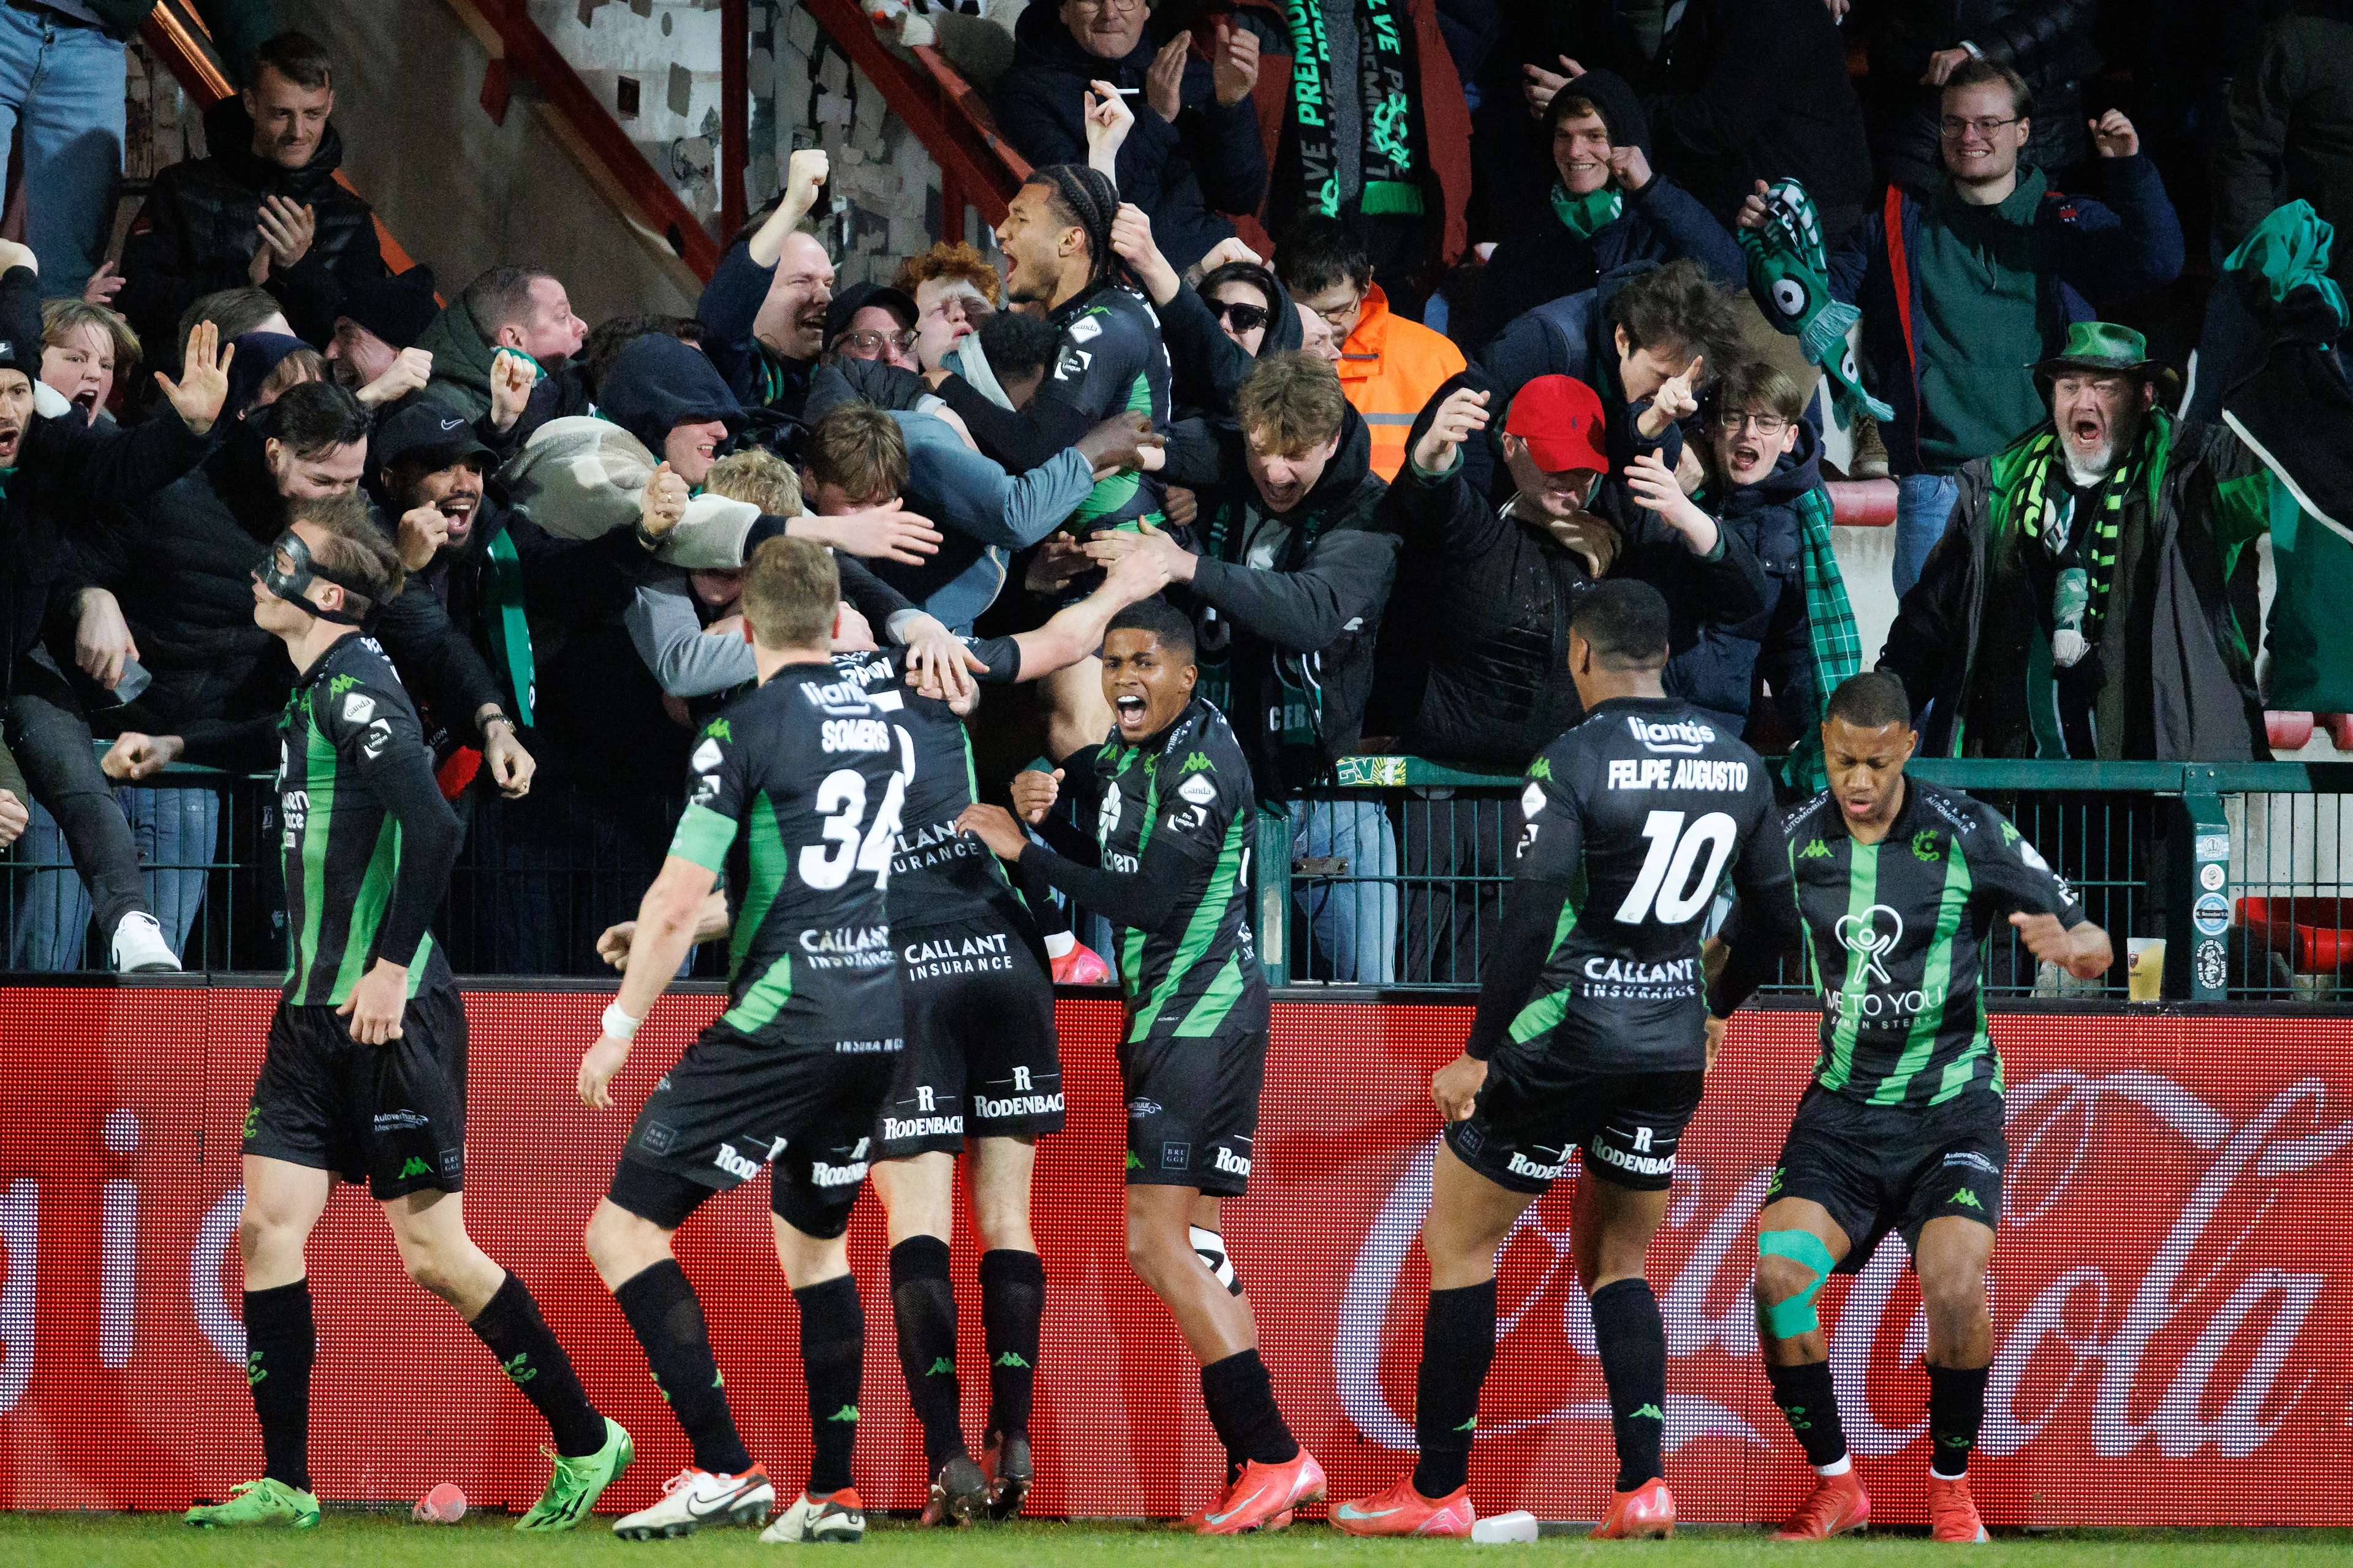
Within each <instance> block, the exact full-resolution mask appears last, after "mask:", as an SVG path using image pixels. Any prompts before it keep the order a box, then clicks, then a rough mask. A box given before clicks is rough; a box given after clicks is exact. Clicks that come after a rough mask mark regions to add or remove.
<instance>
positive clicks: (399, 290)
mask: <svg viewBox="0 0 2353 1568" xmlns="http://www.w3.org/2000/svg"><path fill="white" fill-rule="evenodd" d="M440 313H441V307H440V305H439V303H438V301H436V300H434V298H433V268H430V267H425V266H417V267H412V268H409V269H408V270H407V271H406V272H402V273H397V274H395V275H392V276H388V277H384V278H371V279H368V280H367V281H366V282H364V283H357V284H353V285H352V286H350V287H348V288H346V289H344V290H343V302H342V303H341V304H339V305H337V306H336V307H335V314H336V316H337V317H339V318H341V317H344V316H348V317H350V318H351V319H352V320H353V321H357V322H358V323H359V324H360V325H361V326H363V327H365V328H366V329H367V330H368V331H371V332H374V333H375V335H376V336H377V337H380V338H382V339H383V340H384V341H385V342H388V343H390V344H391V345H392V346H393V347H394V348H396V349H405V348H407V347H409V346H410V345H411V344H413V343H415V342H417V339H418V338H420V337H422V336H423V335H424V333H425V329H426V328H427V326H428V325H430V324H431V322H432V321H433V318H434V317H436V316H438V315H439V314H440Z"/></svg>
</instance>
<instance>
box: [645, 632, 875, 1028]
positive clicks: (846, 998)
mask: <svg viewBox="0 0 2353 1568" xmlns="http://www.w3.org/2000/svg"><path fill="white" fill-rule="evenodd" d="M913 763H914V756H913V742H911V741H910V740H909V739H908V738H907V736H906V735H905V733H904V732H903V730H902V728H901V727H898V726H894V725H893V724H892V713H891V712H889V711H887V710H884V709H883V708H881V707H880V706H878V705H877V704H876V703H875V702H874V701H872V700H871V699H870V698H869V696H868V694H867V692H866V690H865V689H864V688H862V687H861V686H860V685H859V683H858V682H856V681H854V680H849V679H844V678H843V676H842V674H841V672H840V671H839V670H838V669H836V668H834V667H833V666H832V665H831V664H796V665H787V666H786V667H785V668H783V669H781V670H779V671H778V672H777V673H776V675H774V676H772V677H771V678H770V679H768V680H767V681H766V682H765V683H764V684H762V685H761V686H759V687H756V688H754V689H753V690H751V691H748V692H746V693H745V694H744V695H743V696H742V697H739V698H737V699H736V700H734V701H733V702H731V703H729V704H728V705H727V708H726V710H725V711H723V712H722V713H721V714H720V715H719V716H718V717H717V718H715V719H713V720H712V721H711V722H710V723H708V724H706V725H705V726H703V730H702V734H701V735H699V736H697V737H696V739H695V742H694V749H693V751H692V752H691V753H689V755H688V759H687V770H688V777H687V796H688V804H687V807H686V812H685V814H684V815H683V816H681V817H680V818H679V824H678V832H677V834H676V835H675V836H674V837H672V839H671V841H670V853H671V854H672V855H676V856H681V857H682V858H686V859H689V860H691V861H693V862H694V863H695V864H696V865H698V866H703V867H707V868H711V869H712V870H716V871H722V872H723V874H724V876H725V878H726V884H727V901H728V905H729V913H730V915H731V917H732V924H731V934H730V936H729V939H728V987H727V1009H726V1011H725V1012H724V1013H723V1014H721V1015H720V1019H719V1026H720V1027H722V1028H725V1029H728V1030H732V1031H733V1032H734V1033H736V1034H738V1035H741V1036H744V1037H748V1038H751V1039H754V1040H758V1041H762V1042H776V1043H780V1044H782V1043H791V1044H797V1045H812V1046H819V1047H824V1048H828V1049H831V1050H835V1051H844V1052H878V1053H879V1052H887V1051H894V1050H897V1049H898V1048H899V1047H900V1043H901V1039H902V1035H901V1028H900V1016H901V1015H900V1005H899V973H898V959H897V956H896V954H895V952H893V950H892V942H891V921H890V913H889V910H888V907H887V904H886V901H885V900H886V896H887V890H888V888H889V885H890V878H891V863H892V854H893V852H894V851H895V849H896V847H897V845H898V841H899V820H900V814H901V812H902V809H903V805H904V801H905V798H906V791H907V784H908V774H909V772H910V770H911V769H912V768H913Z"/></svg>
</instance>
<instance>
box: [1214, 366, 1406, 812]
mask: <svg viewBox="0 0 2353 1568" xmlns="http://www.w3.org/2000/svg"><path fill="white" fill-rule="evenodd" d="M1168 452H1169V459H1168V469H1167V477H1168V480H1169V482H1170V483H1172V484H1181V485H1189V486H1191V487H1192V488H1193V489H1194V490H1195V491H1196V492H1198V495H1199V497H1200V502H1201V521H1199V522H1198V524H1196V525H1195V529H1194V531H1195V533H1196V534H1197V535H1198V537H1199V538H1200V540H1201V542H1202V552H1201V557H1200V559H1199V560H1198V562H1197V563H1195V565H1194V569H1193V582H1192V584H1191V588H1192V594H1191V597H1192V600H1193V618H1194V626H1195V636H1196V637H1197V638H1198V643H1199V647H1198V654H1199V657H1200V662H1201V663H1202V665H1203V667H1204V669H1205V670H1206V669H1207V668H1209V667H1210V666H1211V665H1213V664H1222V666H1223V668H1224V670H1225V672H1226V679H1227V681H1228V683H1229V687H1228V692H1227V696H1226V699H1225V700H1224V702H1223V703H1222V704H1221V707H1222V709H1223V710H1224V712H1225V713H1226V715H1227V717H1228V719H1229V721H1231V722H1232V724H1233V726H1234V734H1235V735H1236V737H1237V738H1238V739H1240V742H1241V743H1242V748H1243V750H1244V751H1245V752H1248V753H1249V755H1250V776H1251V780H1252V782H1253V784H1255V786H1256V788H1257V790H1258V798H1259V800H1260V801H1261V803H1267V802H1272V801H1282V800H1288V799H1290V798H1291V796H1292V795H1293V794H1294V793H1295V792H1296V791H1298V790H1299V789H1301V788H1302V787H1303V786H1305V785H1307V784H1312V783H1314V781H1315V780H1316V779H1318V778H1321V777H1323V776H1324V774H1325V773H1327V772H1328V771H1329V770H1330V768H1331V766H1332V763H1333V761H1334V759H1335V758H1338V757H1342V756H1345V755H1346V754H1347V753H1348V752H1352V751H1354V750H1355V749H1356V742H1357V741H1358V740H1359V739H1360V738H1361V737H1362V735H1363V731H1364V719H1365V707H1366V701H1367V700H1368V699H1369V697H1370V696H1371V692H1372V684H1373V647H1374V643H1375V640H1376V638H1377V636H1378V634H1379V630H1380V619H1381V612H1382V610H1383V609H1384V608H1385V607H1386V606H1387V605H1388V596H1389V586H1390V584H1391V583H1392V582H1393V581H1394V580H1395V577H1396V573H1397V552H1398V540H1397V536H1396V535H1395V534H1394V533H1391V532H1388V531H1387V530H1386V529H1385V528H1384V527H1383V526H1382V522H1381V501H1382V498H1383V496H1384V495H1385V494H1386V493H1387V491H1388V486H1386V485H1384V484H1383V483H1382V482H1381V480H1380V477H1379V476H1378V475H1377V474H1375V473H1374V472H1373V471H1372V437H1371V434H1370V432H1368V431H1367V430H1366V427H1365V422H1364V421H1363V419H1361V418H1359V417H1358V416H1357V415H1356V411H1355V410H1354V409H1350V410H1349V411H1348V412H1347V413H1346V414H1345V415H1344V416H1342V420H1341V426H1340V443H1339V447H1338V449H1337V450H1336V451H1335V452H1334V453H1333V455H1332V459H1331V461H1329V462H1327V463H1325V464H1324V472H1323V474H1322V475H1321V476H1320V477H1319V478H1318V479H1316V481H1315V483H1314V486H1313V487H1312V488H1310V489H1309V490H1308V492H1307V494H1306V495H1305V496H1303V498H1301V500H1300V501H1299V504H1298V505H1296V506H1294V507H1293V508H1292V509H1291V510H1290V511H1288V512H1286V513H1284V514H1282V516H1280V517H1275V518H1271V519H1270V518H1269V516H1268V514H1267V513H1266V512H1265V511H1264V510H1263V503H1262V502H1261V500H1259V495H1258V489H1257V487H1256V486H1255V485H1253V484H1252V483H1251V482H1250V473H1249V470H1248V468H1246V467H1245V466H1244V461H1243V447H1242V438H1241V437H1240V434H1239V433H1238V432H1236V431H1234V430H1232V429H1231V428H1230V427H1226V426H1211V425H1208V424H1204V423H1202V422H1200V421H1188V422H1187V425H1186V426H1183V427H1182V428H1181V430H1180V431H1179V432H1178V433H1176V435H1173V436H1172V437H1171V439H1170V441H1169V447H1168ZM1268 521H1272V522H1273V523H1276V524H1280V525H1281V526H1282V528H1283V529H1284V530H1286V532H1285V533H1284V535H1283V537H1282V542H1281V543H1280V545H1279V546H1278V547H1277V548H1276V550H1275V552H1274V555H1273V558H1272V560H1271V562H1269V563H1267V564H1265V565H1263V566H1254V565H1251V564H1250V563H1249V560H1248V557H1249V555H1250V552H1251V546H1252V544H1253V543H1254V542H1259V541H1260V539H1261V531H1262V529H1263V526H1264V524H1266V523H1267V522H1268Z"/></svg>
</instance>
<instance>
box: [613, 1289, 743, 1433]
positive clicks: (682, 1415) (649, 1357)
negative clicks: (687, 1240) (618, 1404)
mask: <svg viewBox="0 0 2353 1568" xmlns="http://www.w3.org/2000/svg"><path fill="white" fill-rule="evenodd" d="M613 1300H614V1302H615V1303H616V1304H617V1305H618V1306H619V1307H620V1309H621V1315H622V1316H623V1317H625V1318H627V1319H628V1321H629V1329H630V1331H632V1332H633V1333H635V1334H636V1335H637V1336H638V1343H639V1344H640V1345H643V1346H644V1347H645V1352H646V1363H647V1364H648V1365H649V1366H650V1367H652V1369H653V1374H654V1386H655V1387H657V1388H659V1389H660V1390H661V1393H662V1397H663V1398H664V1399H666V1400H668V1401H670V1414H671V1415H675V1416H677V1417H678V1424H679V1425H680V1426H683V1427H684V1428H686V1438H687V1441H688V1442H689V1443H690V1444H691V1445H692V1446H693V1448H694V1465H695V1468H697V1469H700V1470H709V1471H710V1472H711V1473H712V1474H713V1475H725V1476H740V1475H742V1474H744V1472H745V1471H746V1470H749V1469H750V1468H752V1455H751V1452H750V1450H748V1449H746V1448H745V1447H744V1439H743V1438H742V1436H739V1435H738V1434H737V1433H736V1430H735V1417H734V1415H733V1414H732V1413H731V1412H730V1411H729V1410H728V1408H727V1391H726V1388H725V1387H724V1385H723V1384H722V1382H721V1379H720V1376H719V1363H718V1361H717V1360H716V1359H715V1358H713V1356H712V1353H711V1331H710V1329H709V1328H708V1327H707V1326H706V1325H705V1324H704V1322H703V1321H702V1302H701V1301H699V1300H696V1299H695V1294H694V1287H693V1286H692V1285H691V1284H689V1283H687V1279H686V1271H685V1270H684V1269H682V1268H680V1267H679V1266H678V1259H676V1258H663V1259H662V1260H661V1261H660V1262H659V1263H657V1264H655V1265H653V1266H652V1267H651V1268H644V1269H640V1270H639V1271H638V1272H637V1273H635V1274H633V1275H631V1276H630V1277H629V1278H628V1279H626V1280H624V1281H622V1283H621V1288H620V1289H617V1290H616V1291H614V1292H613Z"/></svg>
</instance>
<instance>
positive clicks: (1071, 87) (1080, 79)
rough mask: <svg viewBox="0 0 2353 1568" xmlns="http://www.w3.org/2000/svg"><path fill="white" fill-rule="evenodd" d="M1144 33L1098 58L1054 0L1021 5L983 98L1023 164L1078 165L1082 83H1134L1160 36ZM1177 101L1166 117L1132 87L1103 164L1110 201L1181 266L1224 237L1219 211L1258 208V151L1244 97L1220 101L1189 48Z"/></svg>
mask: <svg viewBox="0 0 2353 1568" xmlns="http://www.w3.org/2000/svg"><path fill="white" fill-rule="evenodd" d="M1153 32H1154V29H1153V28H1152V27H1150V26H1146V27H1145V30H1144V34H1143V36H1142V37H1139V38H1138V39H1137V40H1136V45H1135V47H1134V48H1133V49H1131V50H1129V51H1128V53H1127V55H1126V56H1125V58H1121V59H1116V60H1107V59H1103V58H1098V57H1096V56H1094V55H1091V54H1089V53H1087V52H1086V50H1084V49H1082V48H1081V47H1079V41H1078V40H1077V39H1076V38H1074V37H1071V30H1070V28H1069V27H1067V26H1063V25H1062V22H1061V19H1060V13H1059V11H1058V9H1057V8H1056V7H1054V6H1051V5H1032V6H1030V7H1029V9H1028V10H1026V11H1024V12H1022V13H1021V19H1020V20H1019V21H1018V22H1016V23H1015V24H1014V26H1013V64H1012V66H1011V67H1010V68H1008V69H1007V71H1006V73H1005V75H1004V76H1003V77H1002V78H1001V79H998V81H997V89H996V92H995V93H994V95H993V96H992V99H991V107H992V108H993V109H995V110H996V111H997V124H998V126H999V127H1000V128H1001V129H1002V130H1003V131H1004V132H1005V138H1006V140H1007V141H1008V142H1012V143H1013V146H1014V150H1015V151H1017V152H1018V153H1020V154H1021V155H1022V156H1023V157H1024V158H1027V159H1029V162H1030V163H1032V164H1033V165H1043V164H1047V163H1085V162H1086V161H1087V135H1086V124H1085V118H1084V116H1085V109H1086V92H1087V83H1089V82H1090V81H1108V82H1110V83H1111V84H1112V85H1113V87H1132V88H1138V89H1141V88H1142V87H1143V86H1144V79H1145V73H1146V72H1148V71H1149V70H1150V69H1151V68H1152V57H1153V55H1154V54H1155V53H1156V52H1157V51H1158V49H1159V47H1160V45H1161V43H1162V42H1164V41H1165V40H1160V39H1155V37H1154V36H1153ZM1260 80H1261V83H1263V82H1264V81H1265V80H1266V75H1265V73H1263V72H1261V76H1260ZM1177 100H1178V102H1179V103H1181V104H1182V105H1183V108H1182V109H1181V110H1180V111H1179V112H1178V114H1177V116H1176V120H1175V121H1174V122H1171V121H1166V120H1163V119H1161V118H1160V116H1159V115H1158V114H1157V113H1156V112H1155V111H1154V110H1152V109H1151V108H1150V106H1149V105H1147V104H1146V103H1145V100H1144V98H1143V95H1142V94H1141V93H1139V94H1138V95H1137V97H1136V99H1135V102H1134V108H1135V124H1134V127H1133V128H1132V129H1131V130H1130V131H1129V132H1128V133H1127V140H1126V141H1125V142H1123V143H1122V144H1121V146H1120V150H1119V158H1118V161H1117V162H1116V163H1115V164H1114V165H1113V168H1114V171H1115V174H1114V178H1115V179H1116V180H1117V182H1118V184H1119V194H1120V199H1121V200H1122V201H1125V202H1133V203H1134V205H1137V206H1139V207H1141V208H1143V209H1144V213H1145V216H1146V217H1149V218H1150V219H1151V220H1152V237H1153V241H1154V243H1155V244H1156V245H1158V246H1159V247H1160V253H1161V254H1162V255H1163V256H1166V258H1168V262H1169V265H1170V266H1172V267H1174V268H1176V269H1177V270H1178V271H1180V272H1181V271H1183V270H1185V268H1188V267H1190V266H1192V265H1193V263H1195V262H1196V261H1198V260H1200V259H1201V258H1202V257H1203V256H1204V255H1206V254H1208V250H1209V247H1212V246H1214V245H1216V244H1217V243H1218V241H1219V240H1221V239H1229V238H1231V237H1233V232H1234V226H1233V225H1232V224H1230V223H1229V222H1227V221H1226V219H1224V218H1223V217H1220V216H1218V215H1219V214H1220V213H1249V212H1255V211H1257V210H1258V205H1259V201H1260V198H1261V197H1262V196H1263V195H1265V194H1266V153H1265V149H1264V148H1263V147H1262V146H1261V144H1260V142H1259V134H1258V111H1257V109H1256V108H1255V106H1254V103H1253V100H1251V99H1250V98H1244V99H1243V100H1241V101H1240V103H1238V104H1236V105H1234V106H1233V107H1232V108H1231V109H1225V108H1221V107H1220V106H1219V103H1218V100H1217V94H1216V92H1215V91H1214V90H1213V84H1212V81H1211V79H1210V70H1209V62H1208V60H1206V59H1204V58H1202V57H1201V56H1200V55H1199V54H1198V52H1196V53H1192V54H1188V55H1187V56H1186V58H1185V76H1184V81H1183V84H1182V85H1181V86H1180V88H1179V89H1178V91H1177Z"/></svg>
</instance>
